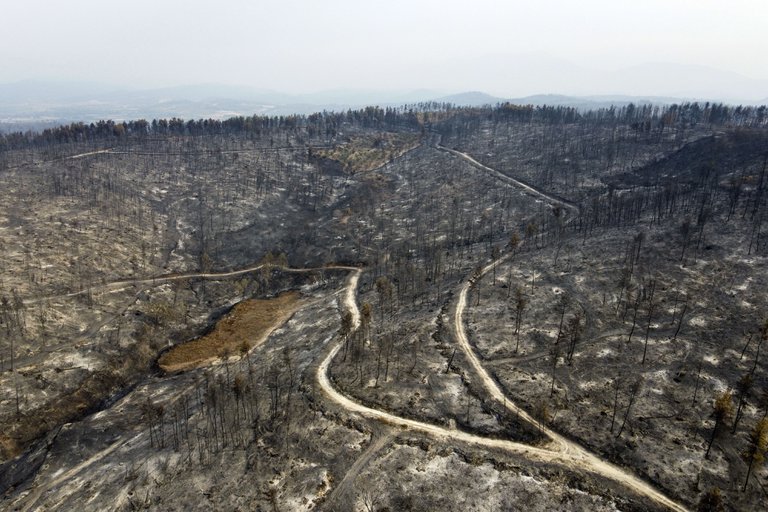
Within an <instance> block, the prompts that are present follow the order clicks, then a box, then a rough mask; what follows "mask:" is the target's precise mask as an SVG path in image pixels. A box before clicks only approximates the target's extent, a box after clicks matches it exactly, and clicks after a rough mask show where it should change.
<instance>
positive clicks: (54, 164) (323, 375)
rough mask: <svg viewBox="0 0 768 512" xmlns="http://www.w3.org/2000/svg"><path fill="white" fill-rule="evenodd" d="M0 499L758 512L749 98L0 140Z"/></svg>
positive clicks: (763, 437) (757, 215) (752, 114)
mask: <svg viewBox="0 0 768 512" xmlns="http://www.w3.org/2000/svg"><path fill="white" fill-rule="evenodd" d="M0 198H1V201H2V204H3V208H2V209H1V210H0V249H1V250H2V254H3V256H4V257H3V258H2V260H0V389H1V390H2V391H1V392H0V425H2V427H1V428H0V495H1V497H0V508H1V509H3V510H19V511H31V510H94V511H96V510H119V511H131V510H145V509H148V510H254V511H256V510H261V511H300V510H304V511H308V510H327V511H367V512H373V511H392V512H394V511H409V510H410V511H432V510H447V511H463V510H474V511H492V510H519V509H526V510H542V511H544V510H590V511H591V510H605V511H612V510H629V511H634V510H638V511H639V510H763V509H765V507H766V503H768V466H766V464H765V457H766V455H768V419H767V418H768V417H767V415H768V368H767V367H766V362H767V361H768V295H766V291H767V290H768V233H767V232H768V224H766V225H765V226H764V225H763V224H764V223H767V222H768V110H767V109H766V107H749V106H747V107H743V106H731V105H725V104H719V103H681V104H671V105H663V106H662V105H651V104H640V105H634V104H631V103H630V104H628V105H625V106H620V107H619V106H617V107H610V108H598V109H594V110H584V109H576V108H571V107H565V106H531V105H516V104H512V103H499V104H497V105H495V106H486V107H459V106H454V105H452V104H449V103H438V102H427V103H418V104H413V105H408V106H404V107H397V108H395V107H388V108H379V107H367V108H363V109H359V110H347V111H346V112H323V113H318V114H312V115H306V116H305V115H295V116H252V117H233V118H230V119H227V120H214V119H209V120H202V119H201V120H181V119H177V118H173V119H157V120H152V121H144V120H140V121H125V122H113V121H101V122H98V123H72V124H69V125H63V126H59V127H52V128H48V129H45V130H43V131H40V132H26V133H4V134H0Z"/></svg>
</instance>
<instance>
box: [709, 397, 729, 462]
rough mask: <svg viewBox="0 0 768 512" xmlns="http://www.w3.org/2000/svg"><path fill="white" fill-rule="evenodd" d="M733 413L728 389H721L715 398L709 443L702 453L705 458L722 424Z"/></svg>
mask: <svg viewBox="0 0 768 512" xmlns="http://www.w3.org/2000/svg"><path fill="white" fill-rule="evenodd" d="M731 414H733V400H732V396H731V392H730V391H723V392H722V393H720V394H718V395H717V397H716V398H715V404H714V411H713V415H714V418H715V426H714V427H712V435H711V436H710V438H709V444H708V445H707V452H706V453H705V454H704V458H705V459H709V451H710V450H711V449H712V443H714V441H715V437H717V435H718V434H719V433H720V431H721V430H722V426H723V424H724V423H725V422H726V421H727V420H728V418H730V417H731Z"/></svg>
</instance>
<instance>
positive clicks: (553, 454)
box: [316, 146, 687, 512]
mask: <svg viewBox="0 0 768 512" xmlns="http://www.w3.org/2000/svg"><path fill="white" fill-rule="evenodd" d="M438 147H439V148H440V149H443V150H445V151H448V152H451V153H454V154H457V155H459V156H461V157H462V158H464V159H466V160H468V161H469V162H470V163H472V164H473V165H476V166H478V167H480V168H482V169H486V170H488V171H489V172H492V173H494V174H495V175H499V176H498V177H499V178H500V179H503V180H504V181H507V182H509V183H512V184H515V185H517V186H520V187H522V188H524V189H526V190H527V191H529V192H530V193H532V194H534V195H536V196H538V197H541V198H543V199H545V200H547V201H548V202H550V203H554V204H558V205H560V206H562V207H564V208H567V209H568V210H569V211H571V212H573V213H575V214H578V213H579V208H578V206H576V205H574V204H572V203H568V202H566V201H563V200H561V199H559V198H557V197H553V196H551V195H549V194H547V193H545V192H542V191H539V190H536V189H534V188H533V187H530V186H529V185H526V184H523V183H521V182H519V181H517V180H515V179H514V178H510V177H509V176H506V175H505V174H502V173H500V172H498V171H496V170H494V169H491V168H490V167H487V166H485V165H483V164H480V163H479V162H477V161H476V160H474V159H473V158H472V157H470V156H469V155H466V154H465V153H461V152H458V151H456V150H451V149H448V148H443V147H442V146H438ZM510 256H511V253H510V254H507V255H505V256H504V257H503V258H501V259H500V260H498V261H496V262H492V263H490V264H489V265H487V266H486V267H484V268H483V269H482V271H481V273H480V275H479V276H477V278H478V279H479V278H480V277H482V276H483V275H485V274H486V273H487V272H488V271H490V270H491V269H492V268H493V267H494V265H496V264H498V263H499V262H501V261H504V260H505V259H507V258H509V257H510ZM361 273H362V270H360V269H355V270H354V271H353V273H352V274H351V275H350V277H349V279H348V281H347V285H346V292H345V294H344V308H345V309H346V310H347V311H349V312H350V313H351V315H352V319H353V325H354V329H357V328H358V327H359V325H360V311H359V309H358V307H357V300H356V292H357V283H358V280H359V278H360V274H361ZM473 283H474V281H473V280H472V279H470V280H468V281H467V282H466V283H464V285H463V286H462V287H461V290H460V292H459V299H458V301H457V304H456V308H455V310H454V314H453V323H454V333H455V336H456V340H457V342H458V343H459V346H460V347H461V349H462V350H463V352H464V353H465V355H466V357H467V359H468V361H469V362H470V364H471V365H472V367H473V369H474V370H475V372H476V373H477V375H478V376H479V378H480V379H481V381H482V383H483V385H484V387H485V388H486V390H487V391H488V393H489V394H490V395H491V397H492V398H493V399H495V400H497V401H498V402H499V403H500V404H502V405H503V406H504V407H506V408H507V409H508V410H509V411H511V412H513V413H515V414H516V415H518V417H519V418H521V419H523V420H524V421H527V422H528V423H530V424H531V425H533V426H535V427H537V428H540V429H541V432H542V433H544V434H546V435H547V436H548V437H549V438H550V440H551V442H550V443H549V444H548V445H547V446H545V447H535V446H529V445H526V444H523V443H518V442H514V441H508V440H502V439H490V438H485V437H480V436H476V435H473V434H470V433H467V432H461V431H458V430H451V429H447V428H444V427H440V426H437V425H433V424H430V423H425V422H421V421H416V420H412V419H408V418H401V417H399V416H396V415H394V414H390V413H388V412H386V411H381V410H378V409H373V408H371V407H367V406H365V405H363V404H361V403H359V402H357V401H355V400H353V399H351V398H349V397H348V396H346V395H344V394H342V393H341V392H339V391H338V390H337V389H336V388H335V387H334V386H333V384H332V382H331V378H330V377H329V369H330V365H331V362H332V361H333V358H334V357H335V356H336V354H337V353H338V352H339V350H340V349H341V347H342V343H341V341H340V342H338V343H337V344H336V345H335V346H334V347H333V348H332V349H331V350H330V351H329V353H328V354H327V355H326V357H325V359H324V360H323V361H322V362H321V363H320V365H319V366H318V369H317V375H316V376H317V381H318V384H319V385H320V387H321V388H322V389H323V391H324V392H325V393H326V395H327V396H328V397H329V398H331V399H332V400H333V401H335V402H336V403H337V404H338V405H340V406H342V407H343V408H345V409H347V410H348V411H351V412H355V413H358V414H360V415H361V416H364V417H367V418H371V419H375V420H378V421H382V422H384V423H387V424H389V425H392V426H395V427H399V428H401V429H404V430H409V429H410V430H413V431H418V432H423V433H426V434H429V435H431V436H434V437H436V438H438V439H442V440H457V441H462V442H465V443H469V444H474V445H481V446H486V447H489V448H500V449H503V450H506V451H508V452H511V453H515V454H519V455H522V456H524V457H526V458H528V459H529V460H534V461H540V462H547V463H557V464H562V465H564V466H566V467H569V468H571V469H573V470H576V471H587V472H590V473H593V474H595V475H598V476H602V477H605V478H609V479H611V480H613V481H615V482H618V483H619V484H621V485H624V486H626V487H628V488H629V489H631V490H632V491H634V492H636V493H637V494H639V495H641V496H645V497H647V498H648V499H650V500H652V501H653V502H655V503H657V504H659V505H662V506H664V507H667V508H668V509H670V510H675V511H678V512H685V511H686V510H687V509H686V508H685V507H684V506H683V505H681V504H679V503H677V502H676V501H674V500H672V499H671V498H669V497H667V496H666V495H664V494H663V493H661V492H660V491H658V490H657V489H655V488H654V487H653V486H652V485H650V484H649V483H647V482H645V481H644V480H642V479H641V478H639V477H638V476H637V475H635V474H634V473H632V472H631V471H629V470H627V469H624V468H620V467H619V466H616V465H615V464H611V463H609V462H606V461H604V460H602V459H600V458H599V457H598V456H596V455H594V454H593V453H591V452H589V451H587V450H586V449H584V448H583V447H581V446H580V445H579V444H577V443H574V442H573V441H570V440H568V439H566V438H565V437H563V436H561V435H560V434H558V433H556V432H554V431H553V430H551V429H549V428H547V427H546V426H544V425H542V424H540V423H539V422H538V421H537V420H535V419H534V418H533V417H532V416H531V415H530V414H528V413H527V412H526V411H524V410H523V409H521V408H519V407H518V406H517V405H515V404H514V403H513V402H511V401H510V400H508V399H507V397H506V395H505V394H504V392H503V391H502V389H501V388H500V387H499V385H498V383H497V382H496V380H495V379H494V378H493V377H492V376H491V375H490V374H489V373H488V371H487V370H486V369H485V367H484V366H483V365H482V363H481V361H480V359H479V358H478V356H477V354H476V353H475V351H474V350H473V349H472V346H471V345H470V343H469V340H468V339H467V336H466V333H465V331H464V320H463V315H464V310H465V309H466V305H467V294H468V292H469V289H470V287H471V286H472V284H473Z"/></svg>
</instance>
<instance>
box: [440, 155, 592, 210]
mask: <svg viewBox="0 0 768 512" xmlns="http://www.w3.org/2000/svg"><path fill="white" fill-rule="evenodd" d="M436 147H437V149H439V150H441V151H446V152H448V153H451V154H452V155H456V156H458V157H461V158H463V159H464V160H466V161H467V162H469V163H471V164H472V165H474V166H475V167H478V168H480V169H482V170H484V171H486V172H487V173H489V174H491V175H492V176H494V177H495V178H497V179H499V180H501V181H504V182H507V183H509V184H511V185H513V186H515V187H517V188H521V189H523V190H525V191H526V192H528V193H529V194H531V195H533V196H536V197H540V198H541V199H544V200H545V201H547V202H548V203H552V204H555V205H558V206H562V207H563V208H567V209H568V210H570V211H571V212H572V213H574V214H576V215H578V213H579V211H580V210H579V207H578V206H577V205H575V204H573V203H571V202H570V201H566V200H564V199H561V198H559V197H556V196H553V195H552V194H548V193H547V192H544V191H542V190H539V189H537V188H535V187H532V186H531V185H528V184H526V183H523V182H522V181H520V180H516V179H515V178H513V177H511V176H507V175H506V174H504V173H503V172H500V171H497V170H496V169H494V168H492V167H488V166H487V165H484V164H481V163H480V162H478V161H477V160H475V159H474V158H472V157H471V156H469V155H468V154H466V153H462V152H461V151H457V150H455V149H451V148H447V147H445V146H441V145H440V144H438V145H437V146H436Z"/></svg>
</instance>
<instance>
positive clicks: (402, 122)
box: [0, 102, 768, 151]
mask: <svg viewBox="0 0 768 512" xmlns="http://www.w3.org/2000/svg"><path fill="white" fill-rule="evenodd" d="M483 119H490V120H492V121H494V122H522V123H533V122H537V123H547V124H573V123H601V124H602V123H617V124H628V125H631V126H632V127H633V128H634V129H635V130H637V131H641V132H651V131H657V132H663V131H664V130H665V129H666V128H669V127H674V126H686V127H690V126H696V125H699V124H709V125H713V126H742V127H759V126H766V125H767V124H768V108H767V107H766V106H765V105H763V106H760V107H751V106H746V107H745V106H729V105H723V104H721V103H709V102H707V103H705V104H703V105H702V104H699V103H683V104H680V105H677V104H674V105H667V106H659V105H634V104H632V103H630V104H629V105H626V106H622V107H610V108H600V109H596V110H589V111H580V110H578V109H576V108H574V107H567V106H549V105H539V106H533V105H515V104H512V103H500V104H498V105H496V106H493V107H491V106H486V107H456V106H454V105H451V104H449V103H436V102H425V103H418V104H413V105H406V106H403V107H387V108H381V107H365V108H363V109H358V110H347V111H346V112H318V113H315V114H310V115H288V116H260V115H253V116H237V117H232V118H229V119H225V120H217V119H198V120H194V119H189V120H184V119H179V118H172V119H155V120H153V121H151V122H150V121H147V120H145V119H139V120H134V121H121V122H115V121H111V120H106V121H98V122H95V123H83V122H78V123H71V124H68V125H63V126H59V127H55V128H47V129H45V130H43V131H41V132H35V131H27V132H14V133H7V134H0V151H2V150H9V149H24V148H29V147H45V146H48V145H50V144H57V143H76V142H93V141H110V142H114V141H126V140H132V139H137V138H138V139H140V138H145V137H149V136H168V135H172V136H202V135H253V136H263V135H269V134H271V133H278V132H286V131H287V132H295V133H297V134H299V133H301V134H306V135H308V136H310V137H315V136H320V137H323V136H324V137H334V136H335V135H336V134H338V133H339V132H340V131H341V130H342V127H344V126H351V127H359V128H366V129H378V130H403V129H405V130H423V129H427V128H429V129H432V128H433V129H436V130H437V131H439V132H441V133H444V134H449V133H452V132H456V131H457V130H459V131H462V130H466V129H471V128H472V127H473V126H472V125H473V124H477V123H480V122H481V121H482V120H483Z"/></svg>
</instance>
